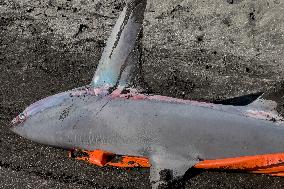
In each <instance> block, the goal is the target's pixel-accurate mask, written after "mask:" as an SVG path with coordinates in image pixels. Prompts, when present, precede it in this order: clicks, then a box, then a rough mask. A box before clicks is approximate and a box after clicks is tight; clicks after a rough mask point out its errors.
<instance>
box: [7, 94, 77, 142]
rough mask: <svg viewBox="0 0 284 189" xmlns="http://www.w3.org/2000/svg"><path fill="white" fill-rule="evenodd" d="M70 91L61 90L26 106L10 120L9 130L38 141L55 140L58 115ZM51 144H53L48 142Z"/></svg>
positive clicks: (68, 98) (69, 99)
mask: <svg viewBox="0 0 284 189" xmlns="http://www.w3.org/2000/svg"><path fill="white" fill-rule="evenodd" d="M71 98H72V97H71V96H70V92H63V93H59V94H56V95H53V96H49V97H47V98H44V99H42V100H39V101H37V102H35V103H33V104H31V105H30V106H28V107H27V108H26V109H25V110H24V111H23V112H22V113H20V114H19V115H18V116H16V117H15V118H14V119H13V120H12V122H11V130H12V131H13V132H15V133H16V134H18V135H20V136H23V137H25V138H28V139H30V140H33V141H37V142H40V143H47V142H48V144H50V142H51V143H52V142H53V141H54V142H55V141H56V140H55V137H56V131H58V129H59V128H58V129H54V127H60V125H58V116H59V115H60V113H61V112H62V108H63V107H65V106H66V105H67V104H69V103H70V101H71ZM50 145H53V144H50Z"/></svg>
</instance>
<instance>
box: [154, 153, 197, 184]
mask: <svg viewBox="0 0 284 189" xmlns="http://www.w3.org/2000/svg"><path fill="white" fill-rule="evenodd" d="M150 162H151V168H150V181H151V184H152V188H158V187H159V186H160V185H167V184H168V182H169V181H171V180H173V179H176V178H182V177H183V176H184V174H185V172H186V171H187V170H188V169H190V168H191V167H193V166H194V165H195V164H197V163H198V162H199V160H198V159H197V158H195V157H189V156H184V157H182V156H180V155H177V154H174V153H169V152H167V151H166V150H165V149H162V150H161V149H159V151H157V150H156V151H155V152H154V153H153V154H152V155H151V157H150ZM165 170H167V171H169V172H170V173H171V175H170V176H169V175H167V176H166V177H165V175H163V171H165Z"/></svg>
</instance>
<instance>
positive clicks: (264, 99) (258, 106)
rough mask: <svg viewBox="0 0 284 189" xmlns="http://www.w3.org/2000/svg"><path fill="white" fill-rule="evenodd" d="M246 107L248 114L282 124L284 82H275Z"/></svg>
mask: <svg viewBox="0 0 284 189" xmlns="http://www.w3.org/2000/svg"><path fill="white" fill-rule="evenodd" d="M246 107H247V108H246V109H247V110H246V114H247V115H248V116H251V117H255V118H259V119H266V120H267V119H268V120H270V121H273V122H278V123H280V124H284V117H283V116H284V82H283V83H278V84H276V85H275V86H274V87H272V88H270V89H269V90H267V92H265V93H263V94H262V95H261V96H259V97H258V98H257V99H256V100H255V101H253V102H252V103H250V104H249V105H247V106H246Z"/></svg>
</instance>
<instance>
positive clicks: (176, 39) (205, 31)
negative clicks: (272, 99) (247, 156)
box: [0, 0, 284, 189]
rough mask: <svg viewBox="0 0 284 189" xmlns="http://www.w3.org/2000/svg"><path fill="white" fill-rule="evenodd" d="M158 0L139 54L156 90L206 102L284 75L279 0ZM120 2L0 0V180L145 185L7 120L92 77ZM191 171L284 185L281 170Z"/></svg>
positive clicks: (15, 184)
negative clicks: (25, 134)
mask: <svg viewBox="0 0 284 189" xmlns="http://www.w3.org/2000/svg"><path fill="white" fill-rule="evenodd" d="M159 2H161V1H159V0H152V1H150V2H149V4H148V8H147V13H146V18H145V27H144V39H143V45H144V49H143V57H142V58H143V61H144V63H143V73H144V77H145V80H146V82H147V83H148V85H149V87H150V89H151V90H152V91H153V92H154V93H155V94H162V95H168V96H173V97H179V98H190V99H196V100H206V101H214V100H220V99H226V98H229V97H234V96H239V95H245V94H249V93H256V92H260V91H264V90H266V89H268V87H270V86H272V85H274V84H275V83H277V82H279V81H282V80H284V74H283V73H284V56H283V55H284V30H283V28H284V16H283V14H284V13H283V7H284V3H283V2H282V1H281V0H259V1H250V0H214V1H213V0H206V1H200V2H199V1H198V2H195V1H191V0H190V1H179V0H174V1H173V0H166V1H163V3H159ZM123 5H124V3H123V1H117V0H99V1H94V2H93V1H79V0H77V1H75V0H72V1H71V0H49V1H47V0H33V1H29V0H27V1H22V2H20V1H16V0H9V1H8V0H0V83H1V88H0V136H1V137H0V188H149V187H150V183H149V180H148V176H149V170H147V169H127V170H125V169H116V168H110V167H104V168H98V167H95V166H90V165H87V164H85V163H83V162H78V161H75V160H73V159H69V158H67V152H66V151H64V150H62V149H55V148H51V147H47V146H43V145H40V144H36V143H33V142H30V141H27V140H25V139H23V138H21V137H19V136H16V135H14V134H13V133H11V132H10V131H9V129H8V124H9V122H10V121H11V120H12V118H13V117H14V116H16V115H17V114H18V113H19V112H21V111H22V110H23V109H24V108H25V107H26V106H28V105H29V104H31V103H32V102H35V101H37V100H39V99H41V98H43V97H46V96H49V95H52V94H56V93H58V92H61V91H65V90H68V89H72V88H75V87H78V86H83V85H85V84H88V83H89V82H90V79H91V78H92V75H93V73H94V70H95V68H96V65H97V62H98V60H99V58H100V55H101V52H102V48H103V47H104V45H105V40H106V39H107V37H108V34H109V32H110V30H111V28H112V27H113V25H114V23H115V20H116V18H117V16H118V13H119V11H121V10H122V7H123ZM280 105H281V104H280ZM194 172H195V171H189V172H188V176H186V179H185V180H186V188H242V189H243V188H259V189H263V188H284V179H283V178H279V177H270V176H264V175H253V174H242V173H222V172H202V173H200V174H196V175H194V176H190V175H192V174H193V173H194Z"/></svg>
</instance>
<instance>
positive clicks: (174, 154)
mask: <svg viewBox="0 0 284 189" xmlns="http://www.w3.org/2000/svg"><path fill="white" fill-rule="evenodd" d="M145 7H146V0H141V1H138V0H131V1H128V3H127V6H126V7H125V8H124V10H123V11H122V13H121V15H120V17H119V19H118V21H117V24H116V26H115V27H114V30H113V33H112V34H111V36H110V38H109V41H108V43H107V46H106V48H105V52H104V53H103V55H102V59H101V61H100V64H99V66H98V68H97V71H96V74H95V76H94V78H93V81H92V83H91V85H90V86H87V87H82V88H77V89H74V90H71V91H67V92H63V93H59V94H57V95H54V96H51V97H47V98H45V99H43V100H41V101H39V102H36V103H34V104H32V105H31V106H29V107H28V108H27V109H26V110H24V112H23V113H22V114H20V115H19V116H17V117H16V118H15V119H14V120H13V121H12V122H13V126H12V128H11V130H12V131H13V132H15V133H17V134H19V135H21V136H23V137H26V138H28V139H30V140H33V141H35V142H38V143H42V144H47V145H51V146H55V147H60V148H64V149H73V148H80V149H85V150H95V149H101V150H105V151H109V152H112V153H115V154H124V155H131V156H146V157H149V159H150V162H151V170H150V179H151V181H152V183H153V185H152V186H153V188H156V187H157V186H158V185H159V184H160V183H161V182H162V181H161V179H160V174H159V173H160V171H161V170H164V169H169V170H172V171H173V176H174V177H179V176H182V175H184V173H185V172H186V171H187V170H188V169H189V168H190V167H192V166H194V165H196V164H198V163H199V162H201V161H203V160H216V159H224V158H234V157H242V156H254V155H263V154H273V153H283V152H284V124H283V118H282V116H280V115H279V114H277V112H276V111H275V102H274V101H271V100H265V99H264V98H262V97H260V98H259V99H257V100H256V101H255V102H253V103H252V104H250V105H248V106H230V105H220V104H212V103H204V102H196V101H190V100H181V99H174V98H170V97H163V96H158V95H148V94H142V93H138V92H137V91H136V90H134V89H132V88H131V87H132V82H133V80H135V74H134V73H136V72H135V71H137V69H138V67H139V66H138V63H137V62H138V59H139V58H138V56H139V48H138V47H137V45H138V44H139V36H140V35H141V31H142V22H143V14H144V10H145Z"/></svg>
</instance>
